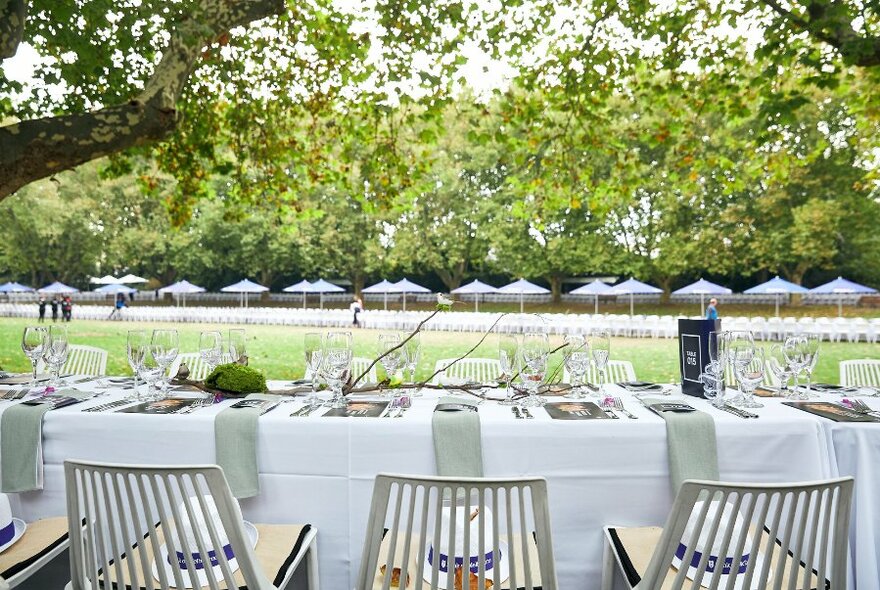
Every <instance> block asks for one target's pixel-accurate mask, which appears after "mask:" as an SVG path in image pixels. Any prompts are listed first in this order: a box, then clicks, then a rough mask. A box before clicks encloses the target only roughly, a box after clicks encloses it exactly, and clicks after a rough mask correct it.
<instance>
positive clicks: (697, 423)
mask: <svg viewBox="0 0 880 590" xmlns="http://www.w3.org/2000/svg"><path fill="white" fill-rule="evenodd" d="M642 402H643V403H644V404H645V405H647V406H650V405H651V404H663V403H669V398H665V399H664V398H647V397H643V398H642ZM657 413H658V414H659V415H660V417H661V418H663V420H665V421H666V446H667V448H668V450H669V479H670V482H671V484H672V492H673V493H674V494H676V493H678V490H679V488H681V484H682V482H684V480H686V479H707V480H712V481H717V480H718V478H719V474H718V445H717V442H716V440H715V420H714V419H713V418H712V416H710V415H709V414H707V413H706V412H701V411H699V410H694V411H693V412H657Z"/></svg>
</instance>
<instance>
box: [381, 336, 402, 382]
mask: <svg viewBox="0 0 880 590" xmlns="http://www.w3.org/2000/svg"><path fill="white" fill-rule="evenodd" d="M379 355H380V356H381V357H382V358H380V359H379V364H381V365H382V367H383V368H384V369H385V374H386V375H387V377H388V379H389V381H390V380H393V379H394V376H395V375H396V374H397V370H398V369H400V367H401V366H403V365H404V363H405V361H406V359H405V358H404V351H403V347H401V346H400V335H399V334H396V333H392V334H379Z"/></svg>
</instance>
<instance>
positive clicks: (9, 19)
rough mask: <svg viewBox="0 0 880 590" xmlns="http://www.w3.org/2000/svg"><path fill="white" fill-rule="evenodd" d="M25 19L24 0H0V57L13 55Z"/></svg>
mask: <svg viewBox="0 0 880 590" xmlns="http://www.w3.org/2000/svg"><path fill="white" fill-rule="evenodd" d="M26 19H27V2H26V1H25V0H0V59H7V58H10V57H12V56H13V55H15V52H16V51H17V50H18V45H19V44H20V43H21V39H22V36H23V35H24V22H25V20H26Z"/></svg>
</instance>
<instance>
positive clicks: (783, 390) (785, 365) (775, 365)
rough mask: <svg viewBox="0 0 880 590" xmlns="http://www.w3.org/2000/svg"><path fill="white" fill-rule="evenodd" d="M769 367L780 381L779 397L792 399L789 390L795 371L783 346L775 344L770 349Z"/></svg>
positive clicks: (768, 355)
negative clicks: (790, 380)
mask: <svg viewBox="0 0 880 590" xmlns="http://www.w3.org/2000/svg"><path fill="white" fill-rule="evenodd" d="M767 367H768V368H769V369H770V372H771V373H773V375H774V376H775V377H776V379H777V380H778V381H779V395H780V396H782V397H785V398H790V397H791V395H792V391H791V390H790V389H789V388H788V380H789V379H791V377H792V375H793V374H794V369H792V366H791V364H790V363H789V361H788V358H786V356H785V351H784V350H783V349H782V344H774V345H773V346H771V347H770V350H769V351H768V352H767Z"/></svg>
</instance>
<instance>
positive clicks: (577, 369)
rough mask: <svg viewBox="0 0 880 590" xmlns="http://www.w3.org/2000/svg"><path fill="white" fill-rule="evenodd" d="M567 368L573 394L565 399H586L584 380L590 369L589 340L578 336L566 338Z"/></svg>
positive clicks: (571, 335)
mask: <svg viewBox="0 0 880 590" xmlns="http://www.w3.org/2000/svg"><path fill="white" fill-rule="evenodd" d="M564 342H565V344H566V347H565V358H564V361H563V362H564V363H565V368H566V369H568V374H569V376H570V379H571V392H569V393H568V394H567V395H566V396H565V397H567V398H568V399H581V398H583V397H584V394H583V389H584V378H585V377H586V375H587V370H588V369H589V368H590V345H589V343H588V342H587V339H586V338H584V337H583V336H579V335H576V334H568V335H566V336H565V339H564Z"/></svg>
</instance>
